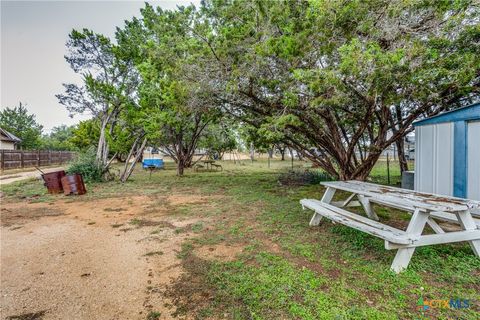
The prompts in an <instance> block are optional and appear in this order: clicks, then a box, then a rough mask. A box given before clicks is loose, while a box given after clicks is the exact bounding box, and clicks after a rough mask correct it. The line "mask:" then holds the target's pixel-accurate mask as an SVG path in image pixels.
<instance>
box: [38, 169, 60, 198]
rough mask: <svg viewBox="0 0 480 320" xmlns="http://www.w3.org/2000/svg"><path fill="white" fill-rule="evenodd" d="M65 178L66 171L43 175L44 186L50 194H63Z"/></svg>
mask: <svg viewBox="0 0 480 320" xmlns="http://www.w3.org/2000/svg"><path fill="white" fill-rule="evenodd" d="M63 177H65V171H63V170H62V171H55V172H49V173H44V174H42V179H43V181H44V182H45V183H44V184H43V185H44V186H46V187H47V190H48V193H52V194H55V193H62V192H63V188H62V181H61V179H62V178H63Z"/></svg>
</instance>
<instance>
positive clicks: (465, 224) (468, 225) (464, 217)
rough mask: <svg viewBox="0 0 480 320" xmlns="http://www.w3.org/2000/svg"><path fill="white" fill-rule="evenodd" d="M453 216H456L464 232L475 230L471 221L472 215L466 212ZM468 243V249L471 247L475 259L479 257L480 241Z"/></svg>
mask: <svg viewBox="0 0 480 320" xmlns="http://www.w3.org/2000/svg"><path fill="white" fill-rule="evenodd" d="M455 215H456V216H457V219H458V221H459V222H460V225H461V226H462V228H463V229H464V230H476V229H477V225H476V223H475V221H474V220H473V218H472V214H471V213H470V212H468V211H463V212H457V213H455ZM468 243H469V244H470V247H472V250H473V253H474V254H475V255H476V256H477V257H480V240H473V241H469V242H468Z"/></svg>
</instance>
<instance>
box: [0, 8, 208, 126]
mask: <svg viewBox="0 0 480 320" xmlns="http://www.w3.org/2000/svg"><path fill="white" fill-rule="evenodd" d="M144 2H145V1H3V0H1V68H0V69H1V92H0V94H1V108H2V109H3V108H5V107H14V106H16V105H18V102H19V101H21V102H22V103H26V104H27V108H28V110H29V111H30V112H31V113H34V114H35V115H36V117H37V121H38V122H39V123H40V124H42V125H43V126H44V128H45V131H46V132H48V131H49V130H51V128H52V127H54V126H58V125H60V124H68V125H71V124H75V123H78V121H80V120H82V119H87V118H88V117H87V116H75V117H74V118H73V119H72V118H70V117H69V116H68V113H67V111H66V110H65V108H64V107H63V106H61V105H60V104H59V103H58V101H57V99H56V98H55V94H57V93H60V92H62V83H64V82H78V81H79V76H78V75H76V74H75V73H74V72H73V71H72V70H71V69H70V67H69V66H68V64H67V63H66V62H65V60H64V58H63V56H64V55H65V53H66V50H65V42H66V41H67V37H68V34H69V33H70V31H71V30H72V29H74V28H76V29H81V28H89V29H92V30H94V31H95V32H99V33H102V34H104V35H107V36H113V34H114V32H115V27H116V26H121V25H123V21H124V20H128V19H130V18H131V17H132V16H139V14H140V12H139V10H140V8H142V7H143V6H144ZM148 2H149V3H151V4H153V5H155V6H161V7H162V8H166V9H174V8H176V6H177V5H188V4H189V3H190V2H193V3H195V4H196V5H198V3H199V2H200V1H199V0H177V1H174V0H159V1H148Z"/></svg>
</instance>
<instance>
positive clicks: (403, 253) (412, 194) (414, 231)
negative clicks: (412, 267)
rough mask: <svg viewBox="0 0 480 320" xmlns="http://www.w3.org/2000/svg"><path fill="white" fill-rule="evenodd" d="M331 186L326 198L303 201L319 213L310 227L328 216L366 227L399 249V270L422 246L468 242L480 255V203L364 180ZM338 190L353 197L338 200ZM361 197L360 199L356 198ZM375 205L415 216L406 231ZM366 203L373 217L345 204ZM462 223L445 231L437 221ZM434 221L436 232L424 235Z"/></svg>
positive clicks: (388, 245) (387, 246) (396, 264)
mask: <svg viewBox="0 0 480 320" xmlns="http://www.w3.org/2000/svg"><path fill="white" fill-rule="evenodd" d="M321 184H322V185H324V186H326V187H327V189H326V191H325V193H324V195H323V197H322V199H321V200H316V199H302V200H300V204H301V205H302V207H303V209H306V208H308V209H311V210H313V211H314V212H315V213H314V215H313V217H312V219H311V220H310V226H317V225H318V224H319V223H320V221H321V219H322V218H323V217H325V218H328V219H330V220H332V221H333V222H335V223H340V224H343V225H346V226H348V227H351V228H354V229H357V230H360V231H363V232H365V233H368V234H370V235H373V236H376V237H378V238H381V239H383V240H384V241H385V249H387V250H393V249H397V250H398V251H397V254H396V256H395V258H394V260H393V262H392V265H391V269H392V270H393V271H394V272H396V273H398V272H400V271H402V270H403V269H405V268H407V267H408V264H409V263H410V259H411V257H412V255H413V253H414V251H415V248H416V247H419V246H427V245H434V244H442V243H453V242H460V241H468V242H469V243H470V246H471V247H472V249H473V252H474V254H475V255H476V256H477V257H479V256H480V219H478V218H480V201H474V200H468V199H461V198H455V197H449V196H441V195H435V194H430V193H424V192H416V191H412V190H406V189H400V188H395V187H389V186H381V185H376V184H372V183H367V182H360V181H333V182H322V183H321ZM337 190H342V191H345V192H348V193H351V195H350V196H349V197H348V198H347V199H346V200H344V201H339V202H332V199H333V196H334V195H335V192H336V191H337ZM355 197H356V198H357V199H358V200H357V201H354V198H355ZM372 203H376V204H379V205H382V206H386V207H391V208H396V209H400V210H404V211H407V212H409V213H411V214H412V217H411V219H410V221H409V224H408V227H407V229H406V230H400V229H397V228H394V227H391V226H388V225H386V224H383V223H381V222H379V221H378V220H379V219H378V216H377V215H376V213H375V211H374V210H373V208H372V205H371V204H372ZM352 206H362V207H363V209H364V211H365V213H366V215H367V217H365V216H362V215H359V214H357V213H352V212H350V211H348V210H346V209H345V208H348V207H352ZM438 220H440V221H447V222H451V223H457V224H459V225H460V227H461V230H460V231H453V232H445V231H444V230H443V229H442V227H441V226H440V225H439V224H438V223H437V221H438ZM427 224H428V225H429V226H430V227H431V228H432V230H433V231H434V232H435V234H427V235H422V233H423V231H424V229H425V226H426V225H427Z"/></svg>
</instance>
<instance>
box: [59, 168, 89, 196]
mask: <svg viewBox="0 0 480 320" xmlns="http://www.w3.org/2000/svg"><path fill="white" fill-rule="evenodd" d="M62 186H63V192H64V193H65V195H66V196H68V195H71V194H76V195H81V194H85V193H86V192H87V189H85V183H83V179H82V176H81V175H80V174H78V173H76V174H71V175H68V176H65V177H63V178H62Z"/></svg>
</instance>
